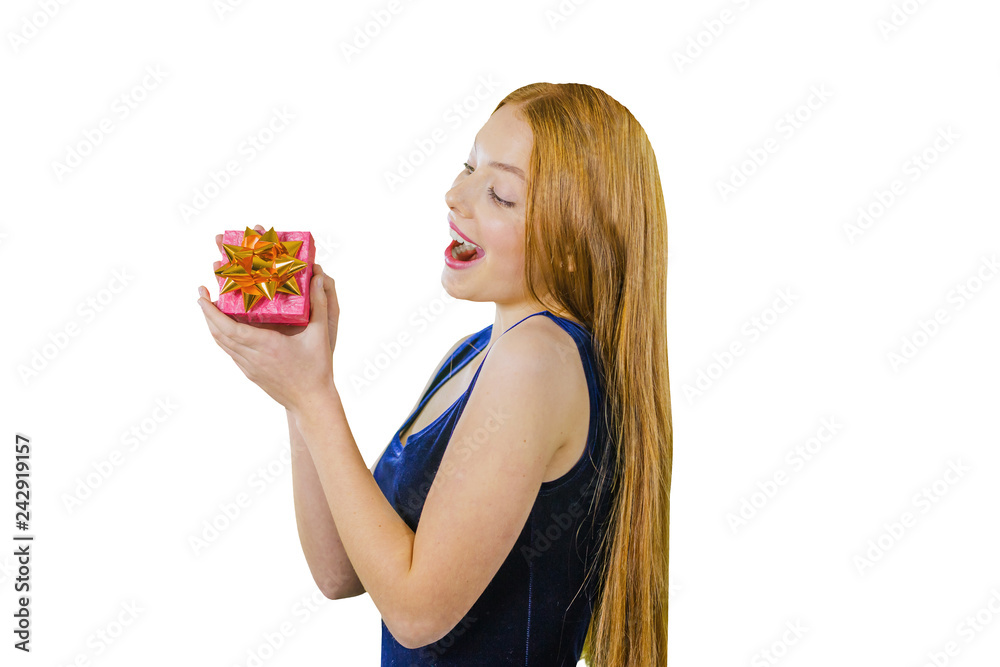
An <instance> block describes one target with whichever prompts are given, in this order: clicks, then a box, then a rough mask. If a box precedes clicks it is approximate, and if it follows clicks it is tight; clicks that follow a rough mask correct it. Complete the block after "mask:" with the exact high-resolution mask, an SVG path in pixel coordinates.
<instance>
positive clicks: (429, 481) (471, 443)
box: [399, 408, 511, 512]
mask: <svg viewBox="0 0 1000 667" xmlns="http://www.w3.org/2000/svg"><path fill="white" fill-rule="evenodd" d="M466 414H468V413H463V415H462V416H463V417H464V416H465V415H466ZM510 418H511V415H510V414H508V413H506V412H504V411H503V409H499V410H497V409H494V408H490V409H489V411H488V414H487V417H486V420H485V421H484V422H483V423H482V424H481V425H480V426H477V427H476V428H475V429H474V430H473V431H472V432H471V433H468V434H466V435H463V436H462V438H461V439H458V438H457V437H455V435H454V434H453V435H452V439H451V440H450V441H449V442H448V449H449V450H451V451H454V452H456V454H455V455H457V456H459V457H460V458H461V460H462V461H468V460H469V457H470V456H472V455H473V454H475V453H476V452H477V451H479V449H481V448H482V447H483V446H484V445H486V444H487V443H488V442H490V439H491V438H492V437H493V436H494V435H495V434H496V433H498V432H499V431H500V430H501V429H502V428H503V427H504V426H505V425H506V424H507V422H508V421H509V420H510ZM411 436H412V434H411ZM406 439H407V441H409V439H410V436H407V438H406ZM456 472H457V469H456V467H455V465H454V464H453V463H452V462H451V461H450V460H447V461H445V460H442V462H441V465H440V466H439V467H438V469H437V470H435V471H431V470H428V469H424V481H423V482H422V483H421V484H420V486H418V487H417V488H416V489H412V488H410V489H408V490H407V493H406V494H405V496H401V497H400V498H399V502H400V503H401V504H402V505H403V506H405V507H407V508H409V509H410V510H411V511H413V512H416V511H417V510H419V509H421V508H422V507H423V506H424V501H425V500H427V494H428V493H430V490H431V485H433V484H434V480H436V479H438V478H447V477H451V476H453V475H455V474H456Z"/></svg>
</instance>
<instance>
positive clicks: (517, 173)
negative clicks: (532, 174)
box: [472, 144, 525, 181]
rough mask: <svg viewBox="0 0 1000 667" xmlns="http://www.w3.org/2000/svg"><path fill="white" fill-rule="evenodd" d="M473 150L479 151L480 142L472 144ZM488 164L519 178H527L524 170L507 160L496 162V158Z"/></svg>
mask: <svg viewBox="0 0 1000 667" xmlns="http://www.w3.org/2000/svg"><path fill="white" fill-rule="evenodd" d="M472 150H473V151H474V152H477V153H478V152H479V144H473V145H472ZM487 166H489V167H495V168H497V169H500V170H501V171H506V172H509V173H511V174H514V175H515V176H517V177H518V178H520V179H521V180H522V181H523V180H525V178H524V172H523V171H521V170H520V169H518V168H517V167H515V166H514V165H512V164H507V163H506V162H496V161H495V160H494V161H492V162H489V163H487Z"/></svg>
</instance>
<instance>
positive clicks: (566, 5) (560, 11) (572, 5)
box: [545, 0, 587, 31]
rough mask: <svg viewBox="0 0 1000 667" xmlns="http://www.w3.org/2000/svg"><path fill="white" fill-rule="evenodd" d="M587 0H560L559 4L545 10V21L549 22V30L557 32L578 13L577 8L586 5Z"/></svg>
mask: <svg viewBox="0 0 1000 667" xmlns="http://www.w3.org/2000/svg"><path fill="white" fill-rule="evenodd" d="M586 2H587V0H559V3H558V4H555V5H552V6H551V7H549V8H548V9H546V10H545V20H546V21H548V24H549V30H552V31H555V29H556V28H558V27H559V26H560V25H562V24H563V23H565V22H566V21H568V20H569V17H571V16H572V15H573V14H575V13H576V8H577V7H579V6H580V5H583V4H584V3H586Z"/></svg>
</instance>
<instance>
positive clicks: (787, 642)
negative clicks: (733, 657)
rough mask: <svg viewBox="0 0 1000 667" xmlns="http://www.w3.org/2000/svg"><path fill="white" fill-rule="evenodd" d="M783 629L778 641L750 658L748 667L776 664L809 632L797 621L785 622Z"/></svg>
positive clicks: (768, 666) (765, 666)
mask: <svg viewBox="0 0 1000 667" xmlns="http://www.w3.org/2000/svg"><path fill="white" fill-rule="evenodd" d="M785 628H786V630H785V631H784V632H782V633H781V636H780V637H779V638H778V639H775V640H774V641H773V642H771V644H770V645H769V646H767V647H766V648H762V649H761V650H759V651H757V652H756V653H754V654H753V655H752V656H750V667H771V666H772V665H776V664H778V663H779V662H781V660H782V659H783V658H784V657H785V656H787V655H788V653H789V651H790V650H791V648H792V647H793V646H795V645H796V644H798V643H799V642H800V641H801V640H802V637H804V636H805V634H806V632H808V631H809V628H806V627H803V625H802V621H799V620H795V621H785Z"/></svg>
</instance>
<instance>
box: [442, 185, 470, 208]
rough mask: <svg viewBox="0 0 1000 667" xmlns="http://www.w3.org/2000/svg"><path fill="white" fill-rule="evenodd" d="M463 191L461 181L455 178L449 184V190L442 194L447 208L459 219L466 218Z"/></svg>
mask: <svg viewBox="0 0 1000 667" xmlns="http://www.w3.org/2000/svg"><path fill="white" fill-rule="evenodd" d="M466 201H467V199H466V195H465V189H464V188H463V187H462V183H461V179H460V178H455V181H454V182H453V183H452V184H451V189H449V190H448V191H447V192H445V193H444V202H445V204H447V205H448V208H449V209H451V210H452V211H455V213H456V214H458V215H459V216H460V217H463V218H468V217H469V215H467V214H468V209H467V205H466Z"/></svg>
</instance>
